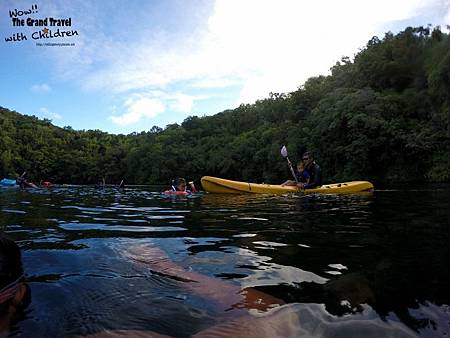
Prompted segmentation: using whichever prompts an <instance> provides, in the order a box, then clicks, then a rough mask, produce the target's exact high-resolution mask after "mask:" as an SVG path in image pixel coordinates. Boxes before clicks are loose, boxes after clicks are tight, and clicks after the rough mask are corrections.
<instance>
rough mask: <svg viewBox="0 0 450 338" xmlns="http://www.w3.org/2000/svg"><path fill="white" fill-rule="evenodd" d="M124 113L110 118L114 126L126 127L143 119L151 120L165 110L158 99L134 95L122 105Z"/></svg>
mask: <svg viewBox="0 0 450 338" xmlns="http://www.w3.org/2000/svg"><path fill="white" fill-rule="evenodd" d="M124 107H125V109H126V112H125V113H124V114H122V115H120V116H110V117H109V118H110V120H111V121H113V122H114V123H115V124H118V125H121V126H127V125H130V124H134V123H137V122H139V121H140V120H141V119H143V118H153V117H156V116H157V115H158V114H160V113H162V112H163V111H164V110H165V107H164V104H163V103H162V102H161V101H160V100H158V99H151V98H147V97H142V96H140V95H136V96H134V97H130V98H129V99H128V100H127V101H126V102H125V104H124Z"/></svg>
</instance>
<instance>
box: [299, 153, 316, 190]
mask: <svg viewBox="0 0 450 338" xmlns="http://www.w3.org/2000/svg"><path fill="white" fill-rule="evenodd" d="M302 162H303V166H304V169H303V171H304V172H306V173H305V175H308V177H309V180H308V181H307V182H306V183H305V182H299V183H298V184H297V186H298V187H299V188H300V189H313V188H316V187H318V186H321V185H322V171H321V169H320V167H319V165H318V164H317V163H316V162H315V161H314V156H313V154H312V153H311V152H309V151H307V152H305V153H304V154H303V156H302Z"/></svg>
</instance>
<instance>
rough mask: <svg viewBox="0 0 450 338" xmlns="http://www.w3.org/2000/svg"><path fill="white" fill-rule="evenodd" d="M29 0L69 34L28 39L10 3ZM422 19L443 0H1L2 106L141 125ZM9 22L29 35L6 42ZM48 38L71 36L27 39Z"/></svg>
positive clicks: (80, 125) (281, 83) (99, 125)
mask: <svg viewBox="0 0 450 338" xmlns="http://www.w3.org/2000/svg"><path fill="white" fill-rule="evenodd" d="M33 5H35V6H36V8H35V9H33V10H34V13H31V14H29V15H27V14H24V15H22V16H20V18H23V19H25V20H26V19H28V18H32V19H45V18H49V17H52V18H55V19H66V18H71V19H72V26H71V27H59V29H60V30H63V31H66V30H74V31H77V33H78V35H75V36H73V37H63V38H61V37H59V38H48V39H38V40H34V39H32V34H33V33H34V32H38V31H40V30H42V29H43V28H45V27H35V26H34V27H33V26H32V27H29V26H24V27H13V26H12V21H11V18H10V13H9V12H10V11H14V10H15V9H17V10H22V11H25V10H29V9H32V6H33ZM429 23H431V24H434V25H438V24H439V25H442V26H443V27H445V25H450V0H428V1H422V0H379V1H376V2H375V1H371V0H370V1H369V0H367V1H366V0H343V1H335V0H318V1H314V2H313V1H310V0H308V1H303V0H293V1H289V0H286V1H283V0H280V1H265V0H241V1H234V0H217V1H212V0H211V1H209V0H192V1H187V0H186V1H182V0H161V1H143V0H142V1H136V0H127V1H118V0H110V1H94V0H91V1H87V0H84V1H81V0H70V1H62V0H59V1H42V0H35V1H21V0H6V1H2V2H0V32H1V41H0V55H1V60H2V62H1V65H0V67H1V68H0V70H1V79H2V81H0V106H3V107H6V108H9V109H12V110H16V111H18V112H20V113H23V114H29V115H36V116H38V117H40V118H48V119H51V120H52V121H53V123H54V124H56V125H59V126H72V127H73V128H75V129H101V130H104V131H108V132H112V133H125V134H127V133H131V132H134V131H137V132H140V131H143V130H149V129H150V128H151V127H152V126H153V125H158V126H160V127H165V126H166V125H167V124H170V123H175V122H178V123H181V122H182V121H183V120H184V119H185V118H186V117H187V116H190V115H197V116H202V115H210V114H215V113H218V112H220V111H223V110H225V109H231V108H235V107H237V106H238V105H239V104H241V103H252V102H254V101H255V100H257V99H262V98H265V97H267V96H268V94H269V93H270V92H289V91H293V90H295V89H296V88H298V86H300V85H301V84H302V83H303V82H304V81H305V80H306V79H307V78H309V77H311V76H316V75H319V74H327V73H328V71H329V68H330V67H331V66H332V65H333V64H334V63H335V62H336V61H338V60H339V59H340V58H341V57H342V56H344V55H347V56H351V57H352V56H353V55H354V54H355V53H357V51H358V49H359V48H361V47H363V46H364V44H365V43H366V42H367V41H368V40H369V39H370V38H371V37H372V36H373V35H379V36H383V34H384V32H386V31H388V30H392V31H394V32H397V31H399V30H402V29H404V28H405V27H406V26H408V25H427V24H429ZM46 27H47V28H49V29H50V30H51V31H53V32H54V31H56V29H57V28H58V27H50V26H49V25H48V26H46ZM14 33H23V34H25V35H26V36H27V40H26V41H15V42H6V41H5V38H8V37H10V36H11V35H12V34H14ZM36 34H37V33H36ZM47 42H49V43H73V44H74V45H73V46H45V45H44V46H38V45H37V44H36V43H47Z"/></svg>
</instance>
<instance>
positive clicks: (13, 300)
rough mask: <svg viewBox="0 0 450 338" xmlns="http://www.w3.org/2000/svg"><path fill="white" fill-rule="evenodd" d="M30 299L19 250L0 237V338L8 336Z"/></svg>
mask: <svg viewBox="0 0 450 338" xmlns="http://www.w3.org/2000/svg"><path fill="white" fill-rule="evenodd" d="M30 299H31V297H30V289H29V287H28V286H27V285H26V284H25V276H24V273H23V268H22V255H21V253H20V249H19V247H18V246H17V244H16V243H14V242H13V241H12V240H10V239H9V238H6V237H5V236H3V235H0V337H6V336H8V334H9V331H10V328H11V326H12V325H13V324H14V323H15V322H17V321H18V320H19V319H20V317H21V316H23V311H24V310H25V308H26V307H27V306H28V304H29V302H30Z"/></svg>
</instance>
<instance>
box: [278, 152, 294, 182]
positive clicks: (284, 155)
mask: <svg viewBox="0 0 450 338" xmlns="http://www.w3.org/2000/svg"><path fill="white" fill-rule="evenodd" d="M281 156H283V157H284V158H285V159H286V160H287V162H288V166H289V169H291V173H292V176H294V180H295V182H297V183H298V179H297V175H295V171H294V168H293V167H292V163H291V161H289V157H288V152H287V149H286V146H282V147H281Z"/></svg>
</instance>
